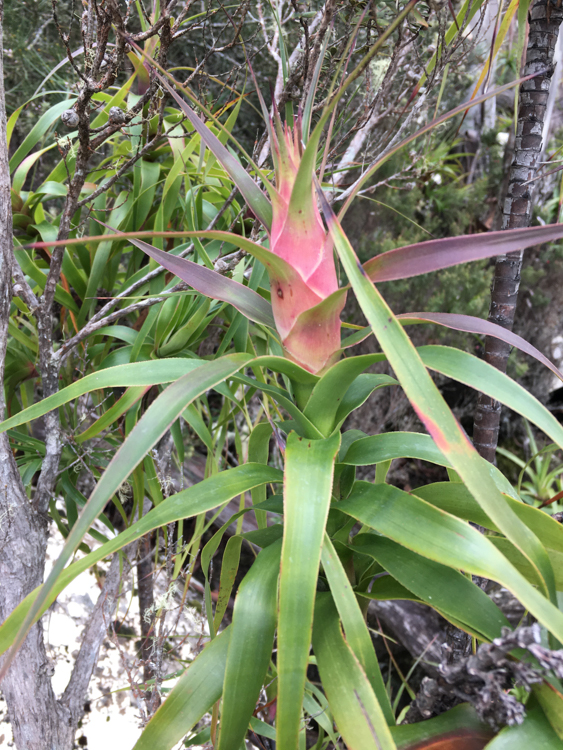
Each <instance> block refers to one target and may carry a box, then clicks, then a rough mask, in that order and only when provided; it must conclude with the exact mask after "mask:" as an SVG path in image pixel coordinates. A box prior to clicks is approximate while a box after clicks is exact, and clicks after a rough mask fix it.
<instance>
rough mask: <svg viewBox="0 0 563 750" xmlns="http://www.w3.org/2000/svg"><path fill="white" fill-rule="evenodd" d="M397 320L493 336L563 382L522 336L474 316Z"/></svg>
mask: <svg viewBox="0 0 563 750" xmlns="http://www.w3.org/2000/svg"><path fill="white" fill-rule="evenodd" d="M397 318H398V319H399V320H400V321H401V323H402V324H403V325H410V324H416V323H437V324H438V325H440V326H445V327H446V328H453V329H454V330H456V331H467V332H468V333H477V334H480V335H482V336H493V337H494V338H497V339H500V340H501V341H505V342H506V343H507V344H510V346H515V347H516V348H517V349H520V351H522V352H524V353H525V354H529V355H530V357H534V359H537V360H538V362H541V363H542V365H545V366H546V367H548V368H549V369H550V370H551V372H552V373H553V374H554V375H557V377H558V378H559V379H560V380H563V373H562V372H561V370H558V369H557V367H555V365H554V364H553V362H551V361H550V360H549V359H548V358H547V357H546V356H545V355H544V354H542V353H541V352H540V351H539V350H538V349H536V347H535V346H532V345H531V344H529V343H528V342H527V341H526V340H525V339H523V338H522V337H521V336H518V335H517V334H516V333H512V331H507V330H506V328H503V327H502V326H499V325H497V324H496V323H491V322H490V321H488V320H481V318H475V317H473V316H472V315H458V314H457V313H435V312H431V313H426V312H413V313H403V314H402V315H397Z"/></svg>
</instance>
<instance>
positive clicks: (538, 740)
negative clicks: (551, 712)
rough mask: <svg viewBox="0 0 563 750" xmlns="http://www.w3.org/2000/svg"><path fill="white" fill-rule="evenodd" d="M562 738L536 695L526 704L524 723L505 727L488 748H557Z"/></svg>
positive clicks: (518, 749) (522, 749) (500, 749)
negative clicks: (547, 717)
mask: <svg viewBox="0 0 563 750" xmlns="http://www.w3.org/2000/svg"><path fill="white" fill-rule="evenodd" d="M560 747H561V740H560V739H559V737H558V736H557V734H556V733H555V731H554V730H553V727H552V726H551V724H550V723H549V721H548V720H547V719H546V716H545V714H544V712H543V711H542V710H541V707H540V706H539V705H538V703H537V701H536V699H535V698H534V696H531V697H530V699H529V700H528V702H527V704H526V718H525V719H524V722H523V723H522V724H516V725H515V726H512V727H505V728H504V729H503V730H502V731H501V732H499V734H498V735H497V736H496V737H495V738H494V739H493V740H492V741H491V742H489V744H488V745H487V750H531V748H533V750H557V748H560Z"/></svg>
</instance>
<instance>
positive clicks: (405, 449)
mask: <svg viewBox="0 0 563 750" xmlns="http://www.w3.org/2000/svg"><path fill="white" fill-rule="evenodd" d="M394 458H418V459H419V460H421V461H429V462H430V463H433V464H437V465H438V466H445V467H446V468H451V467H452V464H451V462H450V461H449V460H448V459H447V458H445V456H444V455H443V453H442V452H441V451H439V450H438V448H437V446H436V443H435V442H434V441H433V440H432V438H431V437H430V435H424V434H422V433H419V432H388V433H384V434H381V435H368V436H367V437H363V438H360V439H358V440H355V441H354V442H353V443H352V444H351V445H350V447H349V448H348V451H347V452H346V454H345V456H344V458H343V459H342V460H341V463H343V464H351V465H352V466H371V465H372V464H378V463H381V462H382V461H391V460H393V459H394ZM482 471H484V472H486V473H487V474H489V475H490V476H491V478H492V480H493V481H494V483H495V484H496V486H497V487H498V488H499V490H500V491H501V492H504V493H505V494H507V495H510V496H512V497H518V496H517V494H516V490H514V489H513V487H512V486H511V485H510V482H509V481H508V479H506V477H505V476H504V475H503V474H501V472H500V471H499V470H498V469H497V467H496V466H493V465H492V464H491V463H489V462H488V461H483V462H482ZM541 538H542V537H540V539H541Z"/></svg>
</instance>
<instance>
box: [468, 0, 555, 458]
mask: <svg viewBox="0 0 563 750" xmlns="http://www.w3.org/2000/svg"><path fill="white" fill-rule="evenodd" d="M562 20H563V6H561V3H559V2H557V0H537V2H535V3H534V5H533V8H532V11H531V14H530V32H529V36H528V46H527V52H526V64H525V68H524V75H530V74H531V73H538V75H536V77H535V78H533V79H531V80H530V81H526V82H525V83H523V84H522V85H521V86H520V105H519V110H518V126H517V132H516V141H515V144H514V158H513V161H512V166H511V167H510V173H509V177H508V187H507V192H506V197H505V199H504V205H503V206H502V207H501V210H502V225H501V228H502V229H516V228H520V227H527V226H529V225H530V221H531V218H532V205H533V188H534V184H533V183H531V184H527V183H529V181H530V180H533V179H534V177H535V176H536V173H537V168H538V163H539V160H540V155H541V152H542V149H543V145H544V144H543V131H544V124H545V114H546V108H547V102H548V97H549V89H550V83H551V77H552V75H553V54H554V50H555V45H556V43H557V37H558V34H559V26H560V24H561V21H562ZM522 256H523V253H522V252H515V253H508V254H506V255H500V256H498V258H497V260H496V265H495V274H494V279H493V284H492V287H491V305H490V310H489V320H490V321H491V322H493V323H496V324H497V325H500V326H502V327H503V328H506V329H507V330H512V326H513V323H514V311H515V309H516V301H517V297H518V288H519V286H520V272H521V269H522ZM509 353H510V346H509V345H508V344H506V343H504V342H503V341H500V339H494V338H491V337H487V340H486V344H485V361H486V362H489V363H490V364H492V365H493V366H494V367H496V368H497V369H498V370H500V371H501V372H506V364H507V360H508V355H509ZM500 412H501V405H500V403H499V402H498V401H494V400H493V399H491V398H489V397H488V396H485V395H484V394H480V395H479V401H478V404H477V409H476V412H475V422H474V427H473V443H474V445H475V448H476V449H477V451H478V452H479V453H480V455H481V456H483V458H486V459H487V460H488V461H491V462H494V461H495V455H496V448H497V442H498V432H499V423H500Z"/></svg>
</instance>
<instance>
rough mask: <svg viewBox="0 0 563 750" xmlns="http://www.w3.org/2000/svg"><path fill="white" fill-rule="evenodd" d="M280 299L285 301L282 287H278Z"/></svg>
mask: <svg viewBox="0 0 563 750" xmlns="http://www.w3.org/2000/svg"><path fill="white" fill-rule="evenodd" d="M278 297H279V298H280V299H283V290H282V288H281V286H279V287H278Z"/></svg>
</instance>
